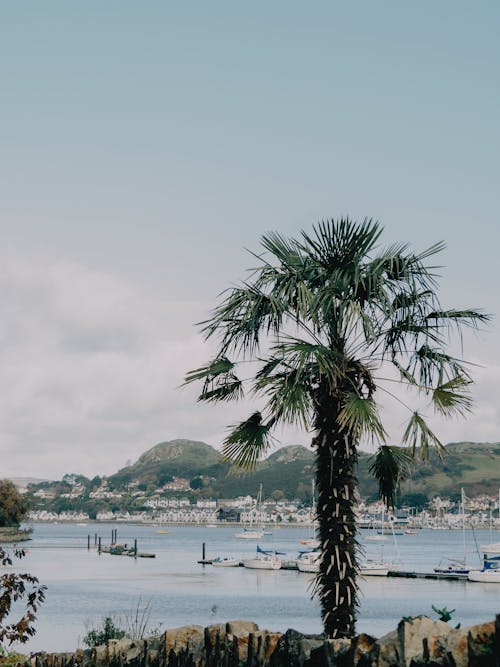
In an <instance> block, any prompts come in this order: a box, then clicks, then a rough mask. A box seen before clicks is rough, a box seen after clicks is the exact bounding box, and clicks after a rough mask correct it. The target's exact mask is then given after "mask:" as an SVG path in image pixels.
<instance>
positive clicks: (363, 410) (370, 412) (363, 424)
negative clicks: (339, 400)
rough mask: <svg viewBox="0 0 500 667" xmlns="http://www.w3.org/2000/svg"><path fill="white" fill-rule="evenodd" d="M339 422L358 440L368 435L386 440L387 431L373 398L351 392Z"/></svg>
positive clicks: (382, 440)
mask: <svg viewBox="0 0 500 667" xmlns="http://www.w3.org/2000/svg"><path fill="white" fill-rule="evenodd" d="M338 419H339V424H340V426H341V427H342V428H344V429H346V430H348V431H349V432H350V433H352V435H353V436H354V438H355V439H356V440H358V439H359V438H361V437H362V436H363V435H367V436H369V437H370V438H372V439H373V440H378V441H379V442H385V439H386V435H387V434H386V432H385V429H384V427H383V425H382V422H381V421H380V417H379V413H378V407H377V404H376V403H375V401H374V400H373V398H371V397H362V396H359V395H358V394H356V393H354V392H353V393H351V394H349V395H348V396H347V397H346V399H345V402H344V405H343V406H342V410H341V411H340V414H339V418H338Z"/></svg>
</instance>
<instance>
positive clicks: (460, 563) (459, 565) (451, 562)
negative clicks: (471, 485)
mask: <svg viewBox="0 0 500 667" xmlns="http://www.w3.org/2000/svg"><path fill="white" fill-rule="evenodd" d="M465 501H466V496H465V493H464V490H463V488H462V490H461V498H460V503H459V509H461V512H462V538H463V557H462V558H456V557H455V558H448V565H438V566H437V567H435V568H434V572H436V573H437V574H455V575H457V576H458V577H467V575H468V574H469V572H470V571H471V569H472V568H471V566H470V565H467V540H466V531H465Z"/></svg>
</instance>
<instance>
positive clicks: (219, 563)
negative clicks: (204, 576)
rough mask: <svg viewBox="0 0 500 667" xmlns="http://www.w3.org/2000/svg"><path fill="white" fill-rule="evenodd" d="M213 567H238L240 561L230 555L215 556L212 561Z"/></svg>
mask: <svg viewBox="0 0 500 667" xmlns="http://www.w3.org/2000/svg"><path fill="white" fill-rule="evenodd" d="M212 565H213V566H214V567H239V565H240V561H239V560H238V559H237V558H233V557H232V556H217V558H214V559H213V561H212Z"/></svg>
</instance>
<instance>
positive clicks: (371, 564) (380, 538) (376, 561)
mask: <svg viewBox="0 0 500 667" xmlns="http://www.w3.org/2000/svg"><path fill="white" fill-rule="evenodd" d="M384 525H385V524H384V513H383V512H382V521H381V526H382V530H381V531H380V534H379V535H371V536H368V537H367V538H366V540H367V541H370V542H380V543H381V544H380V555H379V557H378V558H373V557H370V556H367V557H366V558H365V560H364V561H363V562H361V563H360V564H359V574H361V575H362V576H366V577H386V576H387V575H388V573H389V570H397V569H399V565H398V564H397V563H394V562H389V561H387V560H385V557H384V543H385V542H386V541H387V540H388V537H387V535H384ZM391 532H392V537H393V539H394V546H395V547H396V551H397V554H398V558H399V547H398V542H397V540H396V535H398V534H399V533H398V532H397V531H395V530H394V524H391Z"/></svg>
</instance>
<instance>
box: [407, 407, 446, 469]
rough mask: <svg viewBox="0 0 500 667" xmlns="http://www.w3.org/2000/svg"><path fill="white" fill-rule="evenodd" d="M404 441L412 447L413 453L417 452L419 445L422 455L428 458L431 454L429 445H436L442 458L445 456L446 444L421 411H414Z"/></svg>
mask: <svg viewBox="0 0 500 667" xmlns="http://www.w3.org/2000/svg"><path fill="white" fill-rule="evenodd" d="M402 440H403V442H404V443H405V444H407V445H408V446H409V447H411V450H412V454H413V455H414V454H415V451H416V449H417V447H420V457H421V458H422V459H426V458H427V456H428V454H429V447H430V446H434V447H435V448H436V450H437V453H438V455H439V457H440V458H442V456H443V452H444V446H443V444H442V443H441V442H440V440H439V438H438V437H437V436H436V435H434V433H433V432H432V431H431V429H430V428H429V426H428V425H427V423H426V422H425V420H424V418H423V417H422V415H420V413H419V412H417V411H415V412H413V414H412V416H411V417H410V419H409V421H408V425H407V427H406V430H405V432H404V435H403V438H402Z"/></svg>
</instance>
